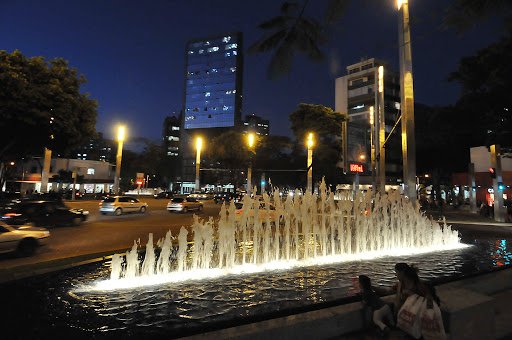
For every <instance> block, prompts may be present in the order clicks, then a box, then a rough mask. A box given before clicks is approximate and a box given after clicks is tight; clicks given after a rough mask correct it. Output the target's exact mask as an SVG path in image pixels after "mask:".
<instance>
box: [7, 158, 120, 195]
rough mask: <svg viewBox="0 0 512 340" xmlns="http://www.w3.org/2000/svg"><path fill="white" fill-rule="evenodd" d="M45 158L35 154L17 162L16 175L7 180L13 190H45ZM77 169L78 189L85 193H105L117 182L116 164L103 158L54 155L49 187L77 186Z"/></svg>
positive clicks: (67, 187)
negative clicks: (42, 185)
mask: <svg viewBox="0 0 512 340" xmlns="http://www.w3.org/2000/svg"><path fill="white" fill-rule="evenodd" d="M42 166H43V162H42V159H41V158H33V159H30V160H26V161H24V162H19V163H18V164H16V165H15V170H14V171H13V176H12V177H11V179H10V180H8V182H7V183H6V188H7V190H9V191H19V192H21V193H22V194H24V193H29V192H36V191H37V192H41V173H42ZM73 173H75V174H76V186H75V189H76V190H79V191H80V192H82V193H89V194H93V193H105V192H110V191H111V190H112V186H113V185H114V177H115V167H114V165H113V164H110V163H107V162H103V161H93V160H83V159H69V158H54V159H52V161H51V166H50V175H49V180H48V191H55V192H60V191H67V190H71V189H72V187H73V182H74V178H73Z"/></svg>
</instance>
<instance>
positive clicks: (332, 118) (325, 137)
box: [290, 104, 348, 183]
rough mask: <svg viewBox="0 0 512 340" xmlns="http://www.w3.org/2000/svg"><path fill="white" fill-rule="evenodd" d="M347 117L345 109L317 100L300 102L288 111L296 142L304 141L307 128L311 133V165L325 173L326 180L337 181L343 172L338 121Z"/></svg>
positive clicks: (299, 143) (339, 122) (302, 142)
mask: <svg viewBox="0 0 512 340" xmlns="http://www.w3.org/2000/svg"><path fill="white" fill-rule="evenodd" d="M347 118H348V117H347V114H346V113H344V114H342V113H339V112H334V111H333V110H332V109H331V108H328V107H325V106H323V105H316V104H299V106H298V108H297V110H296V111H294V112H292V113H291V114H290V122H291V129H292V131H293V133H294V135H295V137H296V139H297V141H298V145H299V146H300V145H301V144H302V145H304V143H305V141H306V136H307V134H308V133H309V132H312V133H313V134H314V140H315V146H314V151H313V154H314V157H313V163H314V169H316V172H317V173H320V174H323V175H325V176H326V178H327V182H328V183H336V182H338V181H339V176H340V175H341V172H342V170H341V160H342V149H341V145H342V143H341V123H342V122H343V121H345V120H347ZM304 150H305V147H304ZM318 180H319V179H318Z"/></svg>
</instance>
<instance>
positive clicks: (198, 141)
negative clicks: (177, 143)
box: [195, 137, 203, 191]
mask: <svg viewBox="0 0 512 340" xmlns="http://www.w3.org/2000/svg"><path fill="white" fill-rule="evenodd" d="M202 147H203V139H202V138H201V137H197V138H196V185H195V190H196V191H200V190H201V188H200V185H199V170H200V169H201V148H202Z"/></svg>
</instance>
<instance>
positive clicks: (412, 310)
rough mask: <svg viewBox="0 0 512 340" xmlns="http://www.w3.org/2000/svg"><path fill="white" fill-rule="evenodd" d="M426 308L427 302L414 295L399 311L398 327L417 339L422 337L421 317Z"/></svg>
mask: <svg viewBox="0 0 512 340" xmlns="http://www.w3.org/2000/svg"><path fill="white" fill-rule="evenodd" d="M425 307H426V300H425V298H423V297H422V296H419V295H417V294H413V295H411V296H409V297H408V298H407V300H405V302H404V304H403V306H402V308H400V310H399V311H398V315H397V326H398V328H400V329H401V330H403V331H404V332H406V333H407V334H409V335H410V336H412V337H413V338H415V339H419V338H420V337H421V328H420V315H421V313H422V311H423V308H425Z"/></svg>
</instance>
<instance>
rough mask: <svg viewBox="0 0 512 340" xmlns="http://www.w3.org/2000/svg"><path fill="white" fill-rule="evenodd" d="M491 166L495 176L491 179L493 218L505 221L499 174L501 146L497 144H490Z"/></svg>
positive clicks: (501, 180) (500, 176)
mask: <svg viewBox="0 0 512 340" xmlns="http://www.w3.org/2000/svg"><path fill="white" fill-rule="evenodd" d="M491 167H493V168H495V169H496V177H495V178H493V180H492V188H493V191H494V220H495V221H496V222H505V211H504V207H503V189H504V186H503V177H502V175H501V148H500V146H499V145H497V144H494V145H491Z"/></svg>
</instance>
